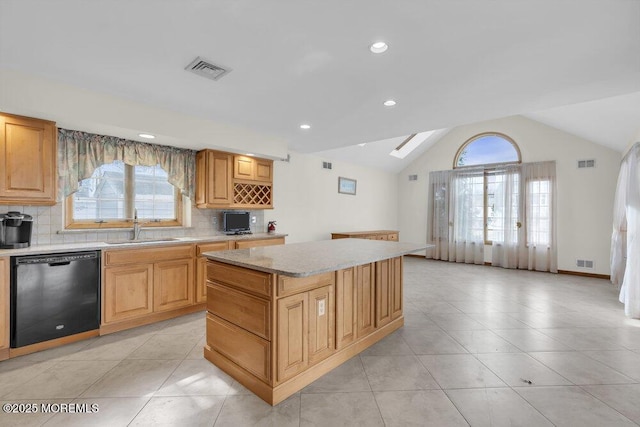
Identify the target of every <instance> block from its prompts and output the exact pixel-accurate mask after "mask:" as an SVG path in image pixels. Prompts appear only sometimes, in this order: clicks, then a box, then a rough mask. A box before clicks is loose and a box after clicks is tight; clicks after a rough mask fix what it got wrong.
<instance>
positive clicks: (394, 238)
mask: <svg viewBox="0 0 640 427" xmlns="http://www.w3.org/2000/svg"><path fill="white" fill-rule="evenodd" d="M387 239H388V240H390V241H393V242H397V241H398V233H393V234H389V235H388V236H387Z"/></svg>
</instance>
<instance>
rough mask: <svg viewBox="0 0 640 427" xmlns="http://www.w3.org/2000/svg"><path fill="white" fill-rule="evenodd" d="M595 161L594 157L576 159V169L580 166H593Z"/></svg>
mask: <svg viewBox="0 0 640 427" xmlns="http://www.w3.org/2000/svg"><path fill="white" fill-rule="evenodd" d="M595 167H596V161H595V160H594V159H590V160H578V169H582V168H595Z"/></svg>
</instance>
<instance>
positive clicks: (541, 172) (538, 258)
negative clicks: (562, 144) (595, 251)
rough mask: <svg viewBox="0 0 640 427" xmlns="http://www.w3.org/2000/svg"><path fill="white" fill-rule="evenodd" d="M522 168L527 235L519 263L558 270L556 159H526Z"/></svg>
mask: <svg viewBox="0 0 640 427" xmlns="http://www.w3.org/2000/svg"><path fill="white" fill-rule="evenodd" d="M521 171H522V175H521V179H522V183H523V185H522V188H523V189H524V221H523V226H524V227H525V233H526V234H525V235H526V238H525V239H523V240H522V241H521V242H520V254H521V256H519V260H518V264H519V265H518V267H519V268H521V269H528V270H537V271H550V272H552V273H557V272H558V245H557V242H556V224H557V219H556V218H557V214H556V205H557V203H556V163H555V162H539V163H523V164H522V167H521Z"/></svg>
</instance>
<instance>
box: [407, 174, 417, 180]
mask: <svg viewBox="0 0 640 427" xmlns="http://www.w3.org/2000/svg"><path fill="white" fill-rule="evenodd" d="M417 180H418V175H409V181H417Z"/></svg>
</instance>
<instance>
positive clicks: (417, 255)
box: [405, 254, 427, 258]
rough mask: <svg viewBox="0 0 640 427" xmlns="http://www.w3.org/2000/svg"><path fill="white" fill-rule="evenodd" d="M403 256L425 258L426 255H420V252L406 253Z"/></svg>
mask: <svg viewBox="0 0 640 427" xmlns="http://www.w3.org/2000/svg"><path fill="white" fill-rule="evenodd" d="M405 256H410V257H413V258H426V257H427V256H426V255H420V254H406V255H405Z"/></svg>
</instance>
